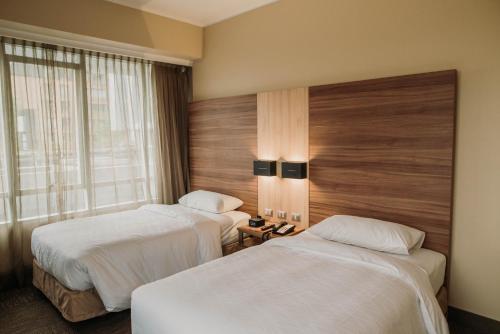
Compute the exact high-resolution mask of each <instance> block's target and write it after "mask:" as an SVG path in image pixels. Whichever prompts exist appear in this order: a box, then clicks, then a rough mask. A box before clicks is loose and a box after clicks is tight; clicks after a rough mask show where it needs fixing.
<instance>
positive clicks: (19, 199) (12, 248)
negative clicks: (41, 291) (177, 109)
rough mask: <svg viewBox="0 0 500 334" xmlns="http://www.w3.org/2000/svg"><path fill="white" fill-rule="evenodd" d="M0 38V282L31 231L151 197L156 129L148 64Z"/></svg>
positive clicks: (19, 263)
mask: <svg viewBox="0 0 500 334" xmlns="http://www.w3.org/2000/svg"><path fill="white" fill-rule="evenodd" d="M0 41H1V51H0V66H1V68H0V81H1V86H0V88H1V94H0V95H1V97H0V103H1V104H0V106H1V107H0V108H1V109H0V126H1V128H0V287H1V286H2V285H6V284H8V283H9V282H10V281H12V280H13V279H14V278H17V281H21V282H22V277H23V271H24V268H29V267H30V261H31V251H30V245H29V240H30V235H31V231H32V229H33V228H34V227H36V226H39V225H41V224H45V223H50V222H54V221H59V220H63V219H68V218H73V217H79V216H86V215H92V214H99V213H104V212H110V211H116V210H123V209H126V208H133V207H137V206H139V205H141V204H143V203H147V202H153V201H155V200H156V199H157V194H156V188H157V187H156V184H157V182H158V180H157V175H156V168H155V166H156V165H155V163H156V162H155V161H156V156H155V154H156V153H155V152H156V145H157V142H156V141H157V139H156V138H157V136H156V134H157V132H158V130H157V126H156V125H155V121H154V117H155V111H154V108H153V99H154V90H153V88H152V77H151V75H152V65H151V64H150V63H148V62H146V61H141V60H137V59H128V58H123V57H118V56H110V55H106V54H99V53H90V52H85V51H82V50H74V49H66V48H60V47H57V48H56V47H51V46H47V45H40V44H34V43H29V42H24V41H18V40H13V39H8V38H1V39H0ZM14 274H15V275H14ZM14 276H17V277H14Z"/></svg>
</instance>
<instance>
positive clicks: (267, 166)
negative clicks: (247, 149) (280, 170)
mask: <svg viewBox="0 0 500 334" xmlns="http://www.w3.org/2000/svg"><path fill="white" fill-rule="evenodd" d="M253 175H258V176H275V175H276V161H275V160H254V161H253Z"/></svg>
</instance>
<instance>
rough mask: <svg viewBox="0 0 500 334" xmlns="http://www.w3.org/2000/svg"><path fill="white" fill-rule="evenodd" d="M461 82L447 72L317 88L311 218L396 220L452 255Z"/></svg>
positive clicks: (312, 124) (312, 220)
mask: <svg viewBox="0 0 500 334" xmlns="http://www.w3.org/2000/svg"><path fill="white" fill-rule="evenodd" d="M456 84H457V73H456V71H442V72H434V73H426V74H417V75H408V76H400V77H392V78H384V79H375V80H367V81H359V82H350V83H343V84H334V85H325V86H317V87H311V88H310V90H309V94H310V100H309V105H310V114H309V144H310V166H309V169H310V182H311V184H310V208H309V210H310V224H311V225H313V224H315V223H318V222H320V221H321V220H322V219H324V218H326V217H328V216H331V215H333V214H348V215H356V216H363V217H371V218H378V219H382V220H387V221H392V222H396V223H400V224H404V225H409V226H413V227H415V228H418V229H420V230H422V231H425V232H426V238H425V243H424V247H426V248H429V249H432V250H436V251H438V252H440V253H443V254H445V255H446V256H449V249H450V235H451V221H452V219H451V215H452V190H453V189H452V188H453V155H454V154H453V152H454V137H455V110H456Z"/></svg>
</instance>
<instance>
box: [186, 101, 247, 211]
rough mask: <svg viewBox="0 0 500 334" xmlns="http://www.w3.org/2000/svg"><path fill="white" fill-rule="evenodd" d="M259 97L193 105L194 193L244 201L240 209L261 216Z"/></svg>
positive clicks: (191, 122)
mask: <svg viewBox="0 0 500 334" xmlns="http://www.w3.org/2000/svg"><path fill="white" fill-rule="evenodd" d="M256 157H257V95H245V96H236V97H228V98H220V99H212V100H205V101H199V102H193V103H191V104H190V105H189V160H190V178H191V189H190V190H198V189H204V190H210V191H217V192H220V193H224V194H228V195H231V196H235V197H238V198H240V199H241V200H242V201H243V202H244V203H245V204H244V205H243V206H242V207H241V208H240V209H239V210H241V211H245V212H247V213H249V214H251V215H252V216H256V215H257V177H255V176H253V160H255V159H256Z"/></svg>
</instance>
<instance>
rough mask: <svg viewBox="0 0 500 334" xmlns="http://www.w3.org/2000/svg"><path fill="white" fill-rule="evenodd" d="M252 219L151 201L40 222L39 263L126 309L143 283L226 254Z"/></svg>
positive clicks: (35, 249)
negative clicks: (105, 212)
mask: <svg viewBox="0 0 500 334" xmlns="http://www.w3.org/2000/svg"><path fill="white" fill-rule="evenodd" d="M248 218H249V215H248V214H246V213H243V212H238V211H232V210H231V211H227V212H222V213H213V212H209V211H205V210H199V209H194V208H191V207H187V206H184V205H180V204H176V205H160V204H149V205H145V206H142V207H141V208H139V209H137V210H129V211H124V212H119V213H113V214H108V215H102V216H96V217H87V218H82V219H74V220H69V221H64V222H59V223H54V224H49V225H45V226H42V227H39V228H37V229H35V230H34V231H33V234H32V244H31V247H32V253H33V255H34V257H35V258H36V260H37V262H38V263H39V265H40V266H41V267H42V268H43V269H44V270H45V271H46V272H48V273H49V274H51V275H52V276H54V277H55V278H56V279H57V280H58V281H59V282H60V283H61V284H63V285H64V286H65V287H67V288H68V289H71V290H76V291H85V290H88V289H90V288H92V287H95V289H96V291H97V293H98V294H99V297H100V298H101V300H102V302H103V304H104V306H105V309H106V310H107V311H110V312H111V311H120V310H123V309H127V308H129V307H130V295H131V292H132V291H133V290H134V289H135V288H137V287H138V286H141V285H143V284H146V283H149V282H153V281H155V280H158V279H161V278H164V277H167V276H169V275H172V274H174V273H177V272H179V271H182V270H185V269H188V268H191V267H194V266H197V265H200V264H203V263H205V262H208V261H211V260H213V259H216V258H219V257H221V256H222V247H221V244H222V243H224V242H229V241H231V240H230V239H231V237H232V235H234V231H233V230H234V229H235V228H236V226H237V225H238V224H240V223H241V222H242V221H247V220H248Z"/></svg>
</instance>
